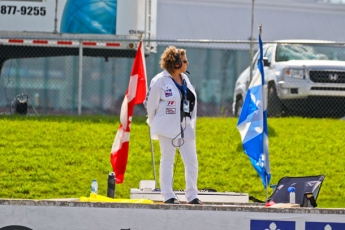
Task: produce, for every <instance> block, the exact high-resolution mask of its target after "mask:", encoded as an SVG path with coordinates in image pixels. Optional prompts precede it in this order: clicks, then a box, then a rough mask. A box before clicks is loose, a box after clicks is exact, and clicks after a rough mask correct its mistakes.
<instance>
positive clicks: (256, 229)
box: [250, 220, 296, 230]
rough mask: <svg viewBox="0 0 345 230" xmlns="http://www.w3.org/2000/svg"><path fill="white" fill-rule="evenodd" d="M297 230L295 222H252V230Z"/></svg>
mask: <svg viewBox="0 0 345 230" xmlns="http://www.w3.org/2000/svg"><path fill="white" fill-rule="evenodd" d="M266 229H267V230H271V229H275V230H278V229H279V230H295V229H296V222H295V221H277V220H250V230H266Z"/></svg>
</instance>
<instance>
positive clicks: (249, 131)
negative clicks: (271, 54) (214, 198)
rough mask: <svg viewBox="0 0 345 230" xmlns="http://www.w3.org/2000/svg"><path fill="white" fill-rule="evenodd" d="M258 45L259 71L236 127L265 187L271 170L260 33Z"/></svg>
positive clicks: (251, 84)
mask: <svg viewBox="0 0 345 230" xmlns="http://www.w3.org/2000/svg"><path fill="white" fill-rule="evenodd" d="M259 46H260V54H259V61H258V69H259V71H256V73H255V74H254V76H253V79H252V81H251V82H250V85H249V89H248V91H247V94H246V98H245V100H244V103H243V106H242V110H241V115H240V117H239V119H238V123H237V129H238V131H239V132H240V134H241V138H242V145H243V149H244V153H245V154H247V155H248V157H249V159H250V162H251V163H252V165H253V167H254V168H255V170H256V171H257V173H258V174H259V176H260V177H261V180H262V183H263V185H264V187H265V188H266V186H267V185H268V184H269V183H270V179H271V172H270V162H269V157H268V130H267V112H266V108H267V103H266V100H267V97H266V93H265V92H264V90H265V88H264V85H265V76H264V64H263V53H262V50H263V49H262V41H261V36H260V35H259Z"/></svg>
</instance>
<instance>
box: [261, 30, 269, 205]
mask: <svg viewBox="0 0 345 230" xmlns="http://www.w3.org/2000/svg"><path fill="white" fill-rule="evenodd" d="M259 34H260V37H261V34H262V24H260V26H259ZM264 84H265V82H264ZM267 151H268V150H267ZM265 180H266V202H267V200H268V179H267V174H266V175H265Z"/></svg>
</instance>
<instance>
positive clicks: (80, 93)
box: [78, 40, 83, 115]
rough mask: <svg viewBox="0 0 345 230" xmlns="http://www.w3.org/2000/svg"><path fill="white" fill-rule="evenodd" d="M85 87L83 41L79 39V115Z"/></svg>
mask: <svg viewBox="0 0 345 230" xmlns="http://www.w3.org/2000/svg"><path fill="white" fill-rule="evenodd" d="M82 87H83V41H82V40H80V41H79V82H78V115H81V103H82V97H81V96H82Z"/></svg>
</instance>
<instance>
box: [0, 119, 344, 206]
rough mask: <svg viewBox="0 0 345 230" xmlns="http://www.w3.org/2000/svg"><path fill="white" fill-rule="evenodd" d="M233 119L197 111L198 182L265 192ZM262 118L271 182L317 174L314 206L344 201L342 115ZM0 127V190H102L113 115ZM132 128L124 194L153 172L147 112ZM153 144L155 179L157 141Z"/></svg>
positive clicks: (179, 184)
mask: <svg viewBox="0 0 345 230" xmlns="http://www.w3.org/2000/svg"><path fill="white" fill-rule="evenodd" d="M236 124H237V118H204V117H201V118H198V120H197V152H198V159H199V180H198V187H199V189H203V188H213V189H216V190H217V191H219V192H223V191H229V192H244V193H249V195H251V196H254V197H256V198H258V199H261V200H264V199H265V198H266V191H265V189H264V188H263V185H262V184H261V180H260V178H259V176H258V175H257V173H256V171H255V170H254V169H253V167H252V166H251V164H250V162H249V159H248V157H247V156H246V155H245V154H244V153H243V149H242V144H241V139H240V135H239V132H238V130H237V129H236ZM268 126H269V154H270V162H271V174H272V179H271V184H276V183H277V182H278V180H279V179H280V178H281V177H284V176H307V175H319V174H323V175H325V181H324V183H323V185H322V189H321V191H320V194H319V198H318V207H327V208H340V207H342V208H345V199H344V198H345V180H344V178H345V172H344V168H345V158H344V157H343V154H344V146H345V144H344V143H345V135H344V134H343V130H345V121H342V120H333V119H304V118H269V119H268ZM0 127H1V129H0V156H1V161H0V168H1V170H0V198H16V199H18V198H19V199H47V198H71V197H77V198H78V197H81V196H89V193H90V185H91V182H92V180H93V179H97V180H98V183H99V194H100V195H104V196H105V195H106V189H107V176H108V172H110V171H112V168H111V164H110V162H109V159H110V150H111V146H112V143H113V140H114V137H115V134H116V131H117V129H118V127H119V118H118V117H111V116H80V117H79V116H39V117H36V116H0ZM131 128H132V130H131V139H130V151H129V159H128V163H127V171H126V174H125V180H124V183H123V184H120V185H116V197H117V198H129V196H130V189H131V188H138V187H139V182H140V180H152V179H154V177H153V167H152V162H151V159H152V158H151V146H150V139H149V129H148V126H147V125H146V123H145V118H144V117H134V120H133V123H132V126H131ZM153 145H154V156H155V165H156V171H157V179H158V178H159V158H160V152H159V145H158V142H156V141H154V142H153ZM176 159H177V162H176V164H175V165H176V168H175V176H174V178H175V182H174V188H175V189H184V170H183V163H182V160H181V158H180V157H179V156H178V158H176ZM158 187H159V185H158ZM271 192H272V190H271V189H269V191H268V193H269V194H271Z"/></svg>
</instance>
